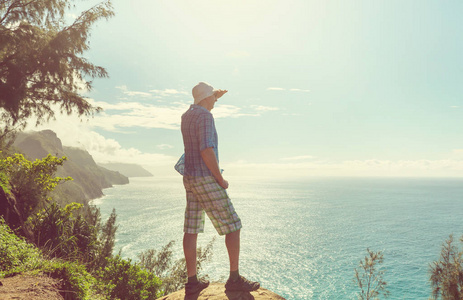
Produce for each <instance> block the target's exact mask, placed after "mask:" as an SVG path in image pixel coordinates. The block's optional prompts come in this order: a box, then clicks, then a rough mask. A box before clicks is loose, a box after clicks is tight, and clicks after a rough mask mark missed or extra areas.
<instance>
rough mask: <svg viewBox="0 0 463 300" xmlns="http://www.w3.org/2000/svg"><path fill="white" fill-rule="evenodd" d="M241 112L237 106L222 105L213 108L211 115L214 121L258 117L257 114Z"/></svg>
mask: <svg viewBox="0 0 463 300" xmlns="http://www.w3.org/2000/svg"><path fill="white" fill-rule="evenodd" d="M241 110H242V109H241V108H240V107H238V106H234V105H228V104H222V105H218V106H217V107H216V108H214V110H213V111H212V113H213V114H214V118H216V119H221V118H238V117H258V116H260V114H258V113H242V112H241Z"/></svg>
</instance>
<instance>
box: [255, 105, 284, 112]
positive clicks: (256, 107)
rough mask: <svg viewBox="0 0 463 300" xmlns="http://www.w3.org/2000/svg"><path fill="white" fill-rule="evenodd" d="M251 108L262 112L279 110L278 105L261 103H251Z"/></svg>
mask: <svg viewBox="0 0 463 300" xmlns="http://www.w3.org/2000/svg"><path fill="white" fill-rule="evenodd" d="M251 108H253V109H255V110H257V111H262V112H265V111H275V110H280V109H279V108H278V107H270V106H263V105H251Z"/></svg>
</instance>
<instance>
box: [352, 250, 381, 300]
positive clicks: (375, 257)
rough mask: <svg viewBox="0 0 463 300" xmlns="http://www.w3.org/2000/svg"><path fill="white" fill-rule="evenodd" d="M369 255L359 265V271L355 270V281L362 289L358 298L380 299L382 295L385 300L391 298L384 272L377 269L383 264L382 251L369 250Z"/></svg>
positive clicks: (364, 299) (365, 299) (363, 299)
mask: <svg viewBox="0 0 463 300" xmlns="http://www.w3.org/2000/svg"><path fill="white" fill-rule="evenodd" d="M367 252H368V255H366V256H365V258H364V259H363V260H361V261H360V263H359V269H360V272H359V270H357V268H356V269H355V280H354V282H356V283H357V284H358V286H359V288H360V293H359V295H358V298H359V299H361V300H372V299H379V298H378V296H379V295H380V294H382V295H383V296H384V297H385V298H387V297H388V296H389V291H388V290H387V289H386V285H387V283H386V281H384V279H383V275H384V270H379V269H377V267H378V265H381V264H382V263H383V254H382V253H381V251H378V252H373V251H371V250H370V249H367Z"/></svg>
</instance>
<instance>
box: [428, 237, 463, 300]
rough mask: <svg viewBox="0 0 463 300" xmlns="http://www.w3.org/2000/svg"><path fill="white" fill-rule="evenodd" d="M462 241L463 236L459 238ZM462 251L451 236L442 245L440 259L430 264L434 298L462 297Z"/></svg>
mask: <svg viewBox="0 0 463 300" xmlns="http://www.w3.org/2000/svg"><path fill="white" fill-rule="evenodd" d="M460 241H461V242H463V237H462V238H461V239H460ZM462 255H463V251H459V249H458V247H457V246H456V245H455V244H454V240H453V236H452V235H450V237H449V239H448V240H446V241H445V243H444V244H443V245H442V250H441V255H440V259H439V260H438V261H435V262H433V263H432V264H431V266H430V272H431V277H430V280H431V286H432V296H433V298H434V299H442V300H461V299H463V259H462Z"/></svg>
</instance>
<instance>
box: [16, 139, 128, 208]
mask: <svg viewBox="0 0 463 300" xmlns="http://www.w3.org/2000/svg"><path fill="white" fill-rule="evenodd" d="M13 145H14V147H16V148H17V150H18V151H19V152H21V153H23V154H24V155H25V156H26V157H27V158H28V159H30V160H35V159H41V158H44V157H46V156H47V155H48V154H52V155H55V156H58V157H62V156H66V157H67V158H68V160H67V161H65V162H64V164H63V166H62V167H59V168H58V170H57V173H56V176H62V177H65V176H71V177H72V178H73V179H74V180H73V181H67V182H65V183H63V184H60V185H58V187H57V188H56V189H55V190H54V191H53V193H52V195H51V196H52V198H53V199H59V202H61V203H62V204H67V203H70V202H80V203H84V204H86V203H88V201H90V200H92V199H96V198H99V197H101V196H103V195H104V194H103V189H105V188H109V187H112V186H113V184H128V183H129V179H128V178H127V176H124V175H122V174H121V173H119V172H116V171H112V170H108V169H106V168H104V167H101V166H98V165H97V164H96V163H95V161H94V160H93V157H92V156H91V155H90V154H89V153H88V152H87V151H86V150H83V149H79V148H74V147H66V146H63V145H62V143H61V140H60V139H59V138H58V136H57V135H56V133H55V132H53V131H51V130H43V131H39V132H21V133H19V134H18V135H17V137H16V140H15V142H14V144H13Z"/></svg>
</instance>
